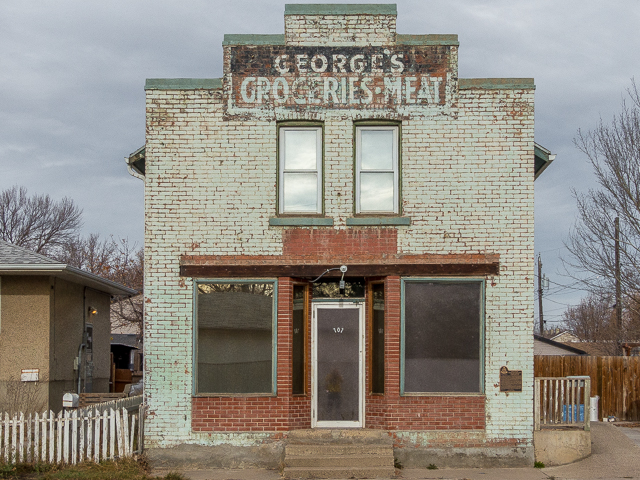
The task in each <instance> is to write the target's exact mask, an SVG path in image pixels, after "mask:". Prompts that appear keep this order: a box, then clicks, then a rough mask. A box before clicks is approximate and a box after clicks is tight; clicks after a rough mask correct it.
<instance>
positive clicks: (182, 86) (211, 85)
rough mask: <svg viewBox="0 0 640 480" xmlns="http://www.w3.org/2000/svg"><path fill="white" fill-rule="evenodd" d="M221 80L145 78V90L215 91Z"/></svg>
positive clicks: (219, 86) (220, 84) (220, 86)
mask: <svg viewBox="0 0 640 480" xmlns="http://www.w3.org/2000/svg"><path fill="white" fill-rule="evenodd" d="M219 88H222V79H221V78H147V81H146V83H145V85H144V89H145V90H216V89H219Z"/></svg>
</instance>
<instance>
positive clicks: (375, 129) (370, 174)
mask: <svg viewBox="0 0 640 480" xmlns="http://www.w3.org/2000/svg"><path fill="white" fill-rule="evenodd" d="M398 149H399V147H398V127H396V126H359V127H356V213H399V207H398V204H399V192H398V178H399V176H398Z"/></svg>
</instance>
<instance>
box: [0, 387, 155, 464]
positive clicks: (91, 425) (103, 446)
mask: <svg viewBox="0 0 640 480" xmlns="http://www.w3.org/2000/svg"><path fill="white" fill-rule="evenodd" d="M123 400H128V401H129V403H135V401H134V402H131V401H130V399H123ZM123 400H118V402H122V401H123ZM137 401H138V405H137V406H135V405H128V406H118V407H117V408H114V405H108V406H105V404H97V405H95V406H91V407H87V408H85V409H82V410H74V411H72V412H70V411H68V410H67V411H64V412H60V413H58V415H57V416H56V415H54V413H53V412H52V411H49V412H43V413H41V414H38V413H36V414H29V415H28V416H25V415H24V413H20V414H14V415H13V417H10V416H9V414H7V413H5V414H4V419H2V418H1V417H0V458H2V459H4V462H6V463H23V462H48V463H61V462H62V463H71V464H75V463H78V462H82V461H94V462H100V461H102V460H108V459H115V458H123V457H130V456H132V455H133V454H135V453H139V452H141V451H142V448H143V429H144V405H142V404H140V400H137ZM105 403H109V404H112V403H116V402H105ZM127 407H128V408H129V410H132V411H128V410H127ZM134 407H135V408H134Z"/></svg>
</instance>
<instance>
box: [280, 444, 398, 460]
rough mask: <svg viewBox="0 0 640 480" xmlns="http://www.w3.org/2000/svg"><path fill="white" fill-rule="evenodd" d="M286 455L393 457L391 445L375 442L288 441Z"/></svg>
mask: <svg viewBox="0 0 640 480" xmlns="http://www.w3.org/2000/svg"><path fill="white" fill-rule="evenodd" d="M285 452H286V455H287V456H289V455H291V456H313V455H315V456H327V455H329V456H336V455H365V456H384V455H390V456H392V457H393V446H392V445H375V444H366V445H363V444H351V445H345V444H310V443H303V444H299V443H293V444H292V443H289V444H288V445H287V446H286V447H285Z"/></svg>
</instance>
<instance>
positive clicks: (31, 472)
mask: <svg viewBox="0 0 640 480" xmlns="http://www.w3.org/2000/svg"><path fill="white" fill-rule="evenodd" d="M0 478H7V479H25V480H26V479H28V480H76V479H77V480H186V479H185V477H184V476H183V475H181V474H179V473H175V472H170V473H168V474H167V475H165V476H164V477H162V478H160V479H158V478H156V477H152V476H150V475H149V472H148V468H147V466H146V462H145V461H144V460H142V461H136V460H133V459H123V460H117V461H107V462H101V463H89V462H87V463H79V464H77V465H61V464H53V465H47V464H15V465H11V464H0Z"/></svg>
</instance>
